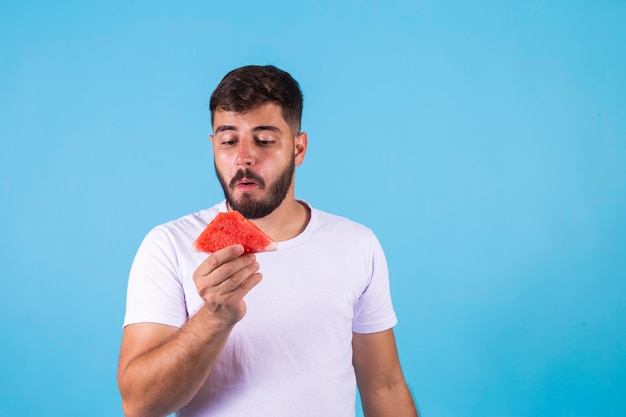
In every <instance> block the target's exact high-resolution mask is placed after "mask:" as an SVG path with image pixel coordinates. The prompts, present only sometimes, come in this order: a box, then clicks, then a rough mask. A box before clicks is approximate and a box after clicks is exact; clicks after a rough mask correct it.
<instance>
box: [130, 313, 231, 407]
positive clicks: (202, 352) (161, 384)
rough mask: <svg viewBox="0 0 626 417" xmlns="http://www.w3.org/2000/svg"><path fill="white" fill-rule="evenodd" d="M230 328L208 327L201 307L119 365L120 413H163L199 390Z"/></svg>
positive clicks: (180, 404)
mask: <svg viewBox="0 0 626 417" xmlns="http://www.w3.org/2000/svg"><path fill="white" fill-rule="evenodd" d="M231 330H232V327H230V328H211V326H210V325H209V324H208V322H207V316H206V314H205V312H204V311H203V310H200V311H199V312H198V313H196V315H194V316H193V317H192V318H191V319H190V320H189V321H188V322H187V323H186V324H185V326H183V327H182V328H181V329H180V330H178V331H177V332H176V333H174V334H173V335H172V337H171V338H169V339H168V340H166V341H165V342H163V343H162V344H160V345H158V346H156V347H155V348H153V349H152V350H149V351H147V352H145V353H143V354H141V355H139V356H137V357H135V358H134V359H132V360H131V361H130V362H129V363H128V364H127V365H126V366H125V368H124V369H120V374H119V386H120V392H121V394H122V403H123V407H124V414H125V415H126V416H127V417H135V416H150V417H154V416H167V415H168V414H170V413H172V412H174V411H176V410H178V409H180V408H181V407H183V406H184V405H186V404H187V403H188V402H189V401H190V400H191V399H192V398H193V396H194V395H195V394H196V393H197V392H198V391H199V390H200V388H201V386H202V384H203V383H204V382H205V380H206V378H207V377H208V375H209V373H210V372H211V370H212V369H213V366H214V365H215V363H216V362H217V358H218V357H219V355H220V353H221V352H222V349H223V348H224V345H225V343H226V340H227V339H228V336H229V334H230V331H231Z"/></svg>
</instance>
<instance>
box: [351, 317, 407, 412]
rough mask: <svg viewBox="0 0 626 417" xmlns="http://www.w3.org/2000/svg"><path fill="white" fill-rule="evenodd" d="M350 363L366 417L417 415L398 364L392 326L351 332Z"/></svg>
mask: <svg viewBox="0 0 626 417" xmlns="http://www.w3.org/2000/svg"><path fill="white" fill-rule="evenodd" d="M352 349H353V360H352V362H353V364H354V370H355V372H356V379H357V384H358V386H359V392H360V394H361V402H362V403H363V412H364V413H365V416H366V417H386V416H394V417H417V409H416V407H415V403H414V401H413V397H412V396H411V392H410V391H409V388H408V387H407V384H406V382H405V380H404V375H403V374H402V368H401V367H400V360H399V359H398V352H397V350H396V339H395V336H394V334H393V330H392V329H389V330H385V331H383V332H379V333H372V334H359V333H354V334H353V338H352Z"/></svg>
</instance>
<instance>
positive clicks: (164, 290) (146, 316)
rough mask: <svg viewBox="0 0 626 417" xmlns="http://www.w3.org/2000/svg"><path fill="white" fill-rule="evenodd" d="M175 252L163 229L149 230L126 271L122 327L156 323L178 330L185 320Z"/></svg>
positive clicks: (183, 298) (182, 294)
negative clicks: (127, 272)
mask: <svg viewBox="0 0 626 417" xmlns="http://www.w3.org/2000/svg"><path fill="white" fill-rule="evenodd" d="M179 276H180V274H179V271H178V262H177V256H176V251H175V249H174V245H173V244H172V240H171V239H170V236H169V232H168V231H167V229H166V228H164V227H163V226H158V227H156V228H154V229H153V230H151V231H150V232H149V233H148V234H147V235H146V237H145V238H144V240H143V242H142V243H141V245H140V246H139V249H138V250H137V254H136V255H135V259H134V260H133V264H132V266H131V269H130V275H129V279H128V289H127V295H126V315H125V318H124V326H127V325H129V324H134V323H145V322H150V323H160V324H167V325H170V326H176V327H181V326H182V325H183V324H184V323H185V321H186V320H187V309H186V307H185V295H184V290H183V284H182V282H181V279H180V277H179Z"/></svg>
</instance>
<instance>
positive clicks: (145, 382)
mask: <svg viewBox="0 0 626 417" xmlns="http://www.w3.org/2000/svg"><path fill="white" fill-rule="evenodd" d="M242 254H243V247H242V246H241V245H234V246H230V247H228V248H224V249H222V250H220V251H217V252H215V253H213V254H212V255H210V256H209V257H208V258H207V259H205V260H204V262H202V263H201V264H200V266H199V267H198V268H197V269H196V271H195V273H194V275H193V279H194V282H195V283H196V288H197V289H198V293H199V294H200V296H201V297H202V299H203V300H204V303H205V306H204V307H203V309H201V310H200V311H198V312H197V313H196V314H194V315H193V316H192V317H191V318H190V319H189V321H188V322H187V323H186V324H185V325H184V326H183V327H182V328H180V329H177V328H175V327H171V326H167V325H164V324H157V323H136V324H131V325H129V326H127V327H126V328H125V329H124V335H123V337H122V348H121V351H120V363H119V370H118V380H119V387H120V393H121V394H122V404H123V407H124V414H125V415H127V416H129V417H130V416H145V415H150V416H166V415H169V414H171V413H173V412H174V411H176V410H178V409H180V408H181V407H183V406H184V405H186V404H187V403H188V402H189V401H190V400H191V399H192V398H193V397H194V396H195V395H196V393H197V392H198V391H199V390H200V387H202V384H203V383H204V381H206V379H207V377H208V375H209V373H210V372H211V370H212V369H213V366H214V365H215V363H216V362H217V358H218V357H219V355H220V353H221V352H222V350H223V349H224V345H225V344H226V340H227V339H228V336H229V334H230V331H231V330H232V328H233V326H234V325H235V324H236V323H237V322H238V321H239V320H241V319H242V318H243V316H244V315H245V314H246V304H245V303H244V301H243V297H244V296H245V295H246V294H247V293H248V291H250V290H251V289H252V288H254V286H255V285H257V284H258V283H259V282H260V281H261V274H260V273H259V272H257V271H258V270H259V264H258V263H257V261H256V260H255V258H254V256H253V255H252V256H251V255H242Z"/></svg>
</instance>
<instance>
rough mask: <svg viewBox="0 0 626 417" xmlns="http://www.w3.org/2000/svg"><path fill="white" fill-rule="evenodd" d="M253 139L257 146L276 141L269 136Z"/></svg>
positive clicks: (268, 144)
mask: <svg viewBox="0 0 626 417" xmlns="http://www.w3.org/2000/svg"><path fill="white" fill-rule="evenodd" d="M254 140H255V142H256V143H257V145H259V146H270V145H272V144H274V143H275V142H276V141H275V140H274V139H269V138H255V139H254Z"/></svg>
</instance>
